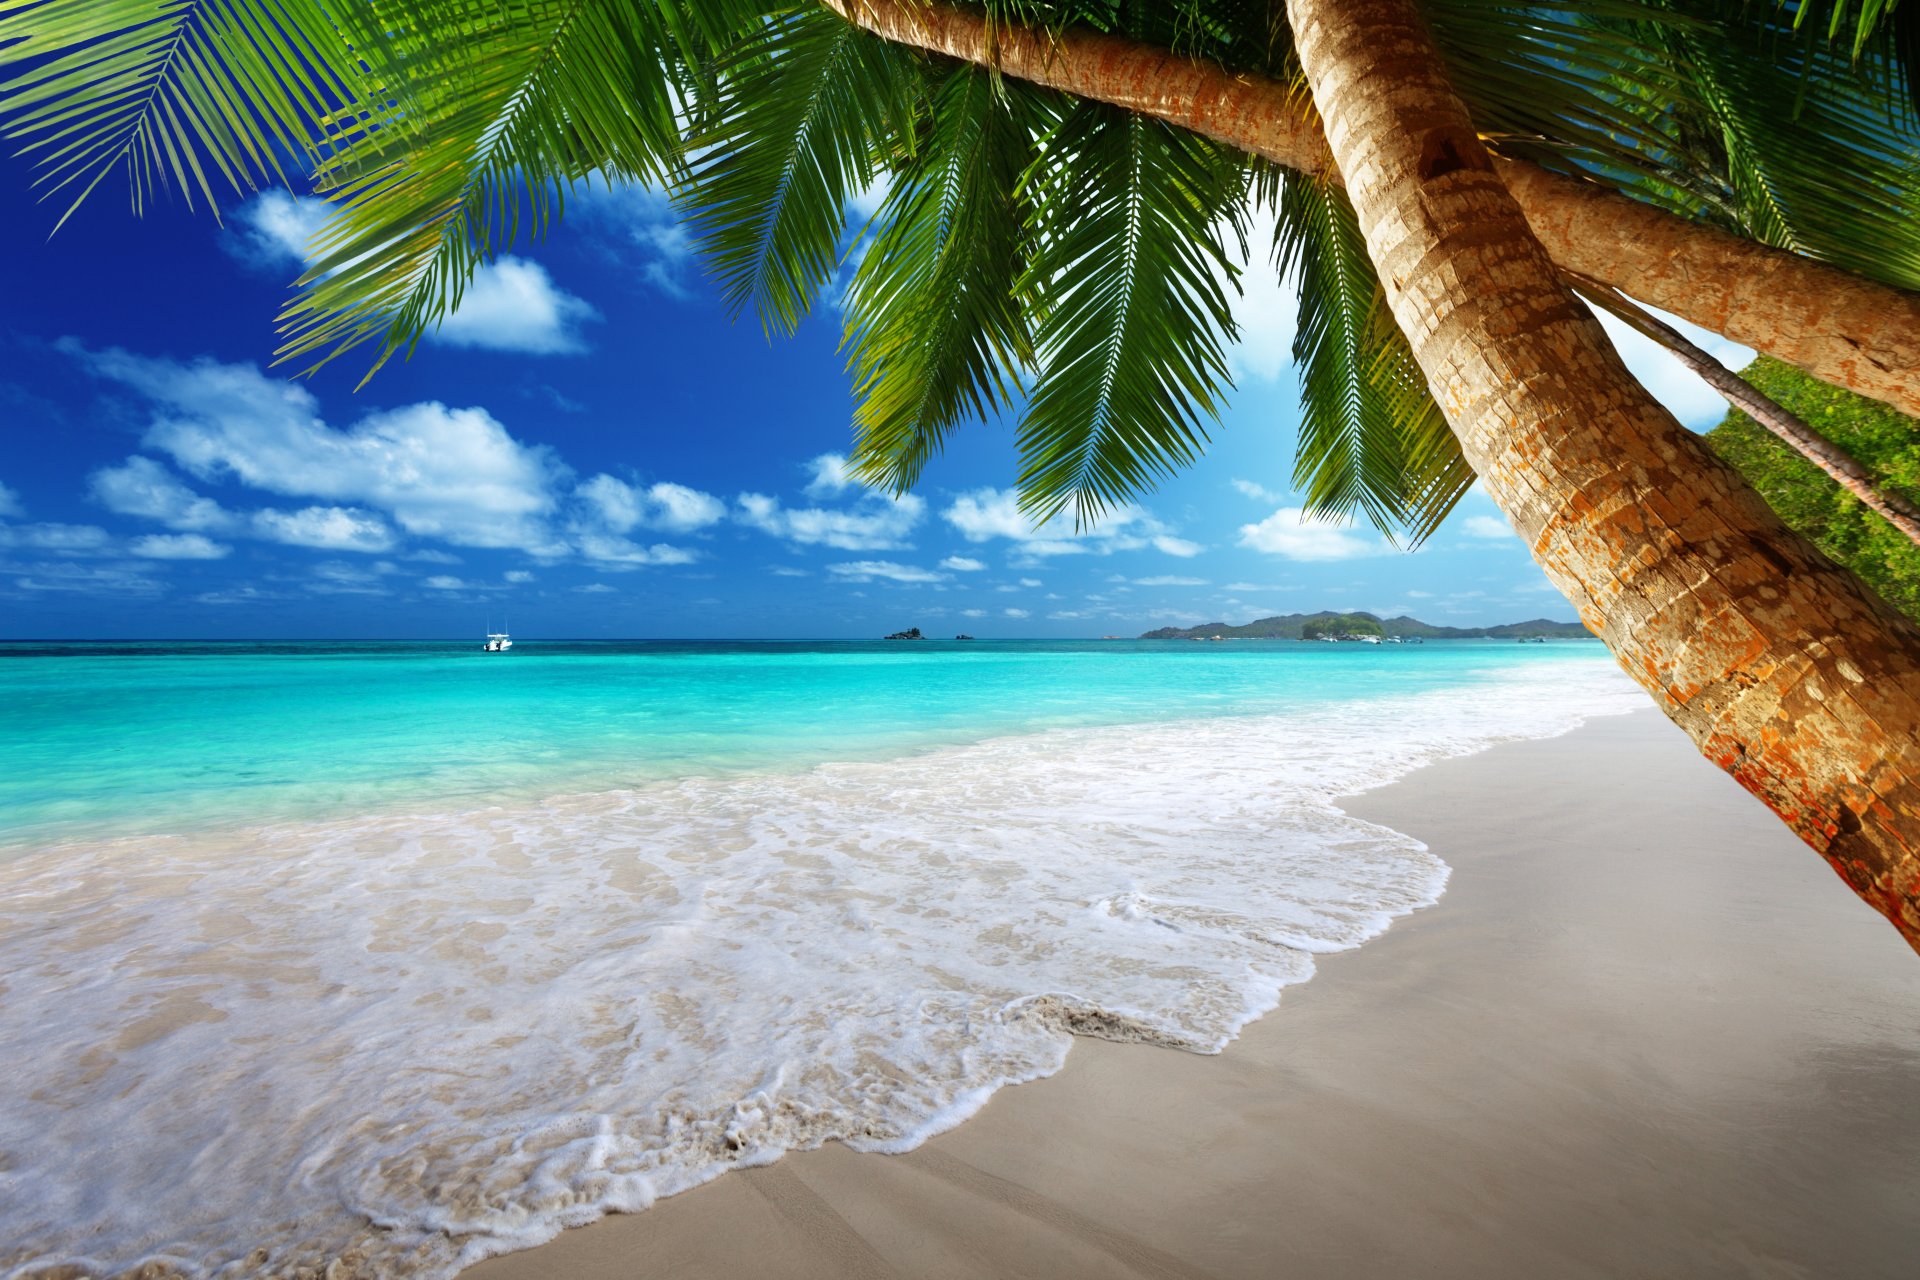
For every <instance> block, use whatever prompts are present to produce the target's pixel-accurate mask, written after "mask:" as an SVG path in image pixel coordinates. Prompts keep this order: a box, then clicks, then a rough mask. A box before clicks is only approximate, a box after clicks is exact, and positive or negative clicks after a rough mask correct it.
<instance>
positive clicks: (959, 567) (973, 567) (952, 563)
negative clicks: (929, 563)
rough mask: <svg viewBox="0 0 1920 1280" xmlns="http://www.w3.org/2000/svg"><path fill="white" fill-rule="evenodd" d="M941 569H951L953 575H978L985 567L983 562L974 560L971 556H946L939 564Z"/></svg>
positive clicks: (985, 564)
mask: <svg viewBox="0 0 1920 1280" xmlns="http://www.w3.org/2000/svg"><path fill="white" fill-rule="evenodd" d="M940 567H941V568H942V569H951V570H953V571H954V572H955V573H978V572H980V570H982V569H984V568H986V567H987V562H986V561H985V560H975V559H974V558H973V557H972V556H948V557H947V558H946V559H945V560H942V561H941V562H940Z"/></svg>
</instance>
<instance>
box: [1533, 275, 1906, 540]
mask: <svg viewBox="0 0 1920 1280" xmlns="http://www.w3.org/2000/svg"><path fill="white" fill-rule="evenodd" d="M1561 274H1563V275H1568V274H1569V273H1567V272H1564V271H1563V272H1562V273H1561ZM1571 279H1572V281H1573V285H1574V287H1575V289H1577V290H1578V291H1579V292H1580V294H1581V295H1582V296H1583V297H1585V298H1586V299H1587V300H1588V301H1589V302H1592V303H1594V304H1595V305H1597V306H1600V307H1603V308H1605V309H1606V310H1607V311H1609V312H1611V313H1612V314H1613V315H1615V316H1617V317H1619V320H1620V323H1622V324H1624V325H1627V326H1629V327H1631V328H1632V329H1634V330H1635V331H1636V332H1638V333H1640V334H1641V335H1643V336H1645V337H1647V338H1650V339H1651V340H1653V341H1654V342H1657V343H1659V344H1660V345H1661V346H1663V347H1665V348H1666V349H1667V350H1668V351H1671V352H1672V353H1673V355H1674V358H1675V359H1677V360H1678V361H1680V363H1681V364H1684V365H1685V366H1687V368H1689V369H1691V370H1693V372H1694V373H1695V374H1697V375H1698V376H1699V378H1700V380H1701V381H1702V382H1704V383H1706V384H1707V385H1708V386H1710V387H1712V388H1713V389H1714V390H1715V391H1718V392H1719V393H1720V394H1721V395H1722V396H1724V397H1726V399H1727V402H1728V403H1729V404H1731V405H1732V406H1733V407H1734V408H1736V409H1738V410H1740V412H1742V413H1744V414H1746V415H1747V416H1748V417H1749V418H1752V419H1753V420H1754V421H1755V422H1757V423H1759V424H1760V425H1761V426H1762V427H1765V428H1766V429H1767V430H1768V431H1770V432H1772V433H1773V434H1774V435H1776V436H1778V437H1779V438H1780V439H1781V440H1782V441H1783V442H1785V443H1786V444H1788V445H1789V446H1791V447H1792V448H1793V450H1794V451H1795V452H1796V453H1798V454H1799V455H1800V456H1801V457H1803V458H1805V459H1806V460H1807V461H1808V462H1811V463H1812V464H1813V465H1814V466H1816V467H1818V468H1820V469H1821V470H1822V471H1824V472H1826V473H1827V475H1828V476H1829V477H1831V478H1832V479H1833V480H1834V481H1836V482H1837V483H1838V484H1839V485H1840V487H1841V488H1842V489H1845V490H1846V491H1847V492H1848V493H1850V494H1852V495H1853V496H1854V497H1856V498H1858V499H1860V501H1861V502H1863V503H1865V504H1866V505H1867V507H1868V508H1869V509H1870V510H1872V511H1873V512H1874V513H1876V514H1877V515H1879V517H1880V518H1881V519H1883V520H1885V521H1886V522H1887V523H1888V524H1890V525H1892V526H1893V527H1894V528H1896V529H1898V530H1899V531H1900V532H1901V533H1903V534H1905V535H1906V537H1907V541H1909V542H1912V543H1914V544H1916V545H1920V509H1916V508H1915V507H1914V505H1913V504H1912V503H1910V502H1908V501H1907V500H1906V499H1905V498H1902V497H1901V496H1900V495H1899V494H1897V493H1891V492H1889V491H1887V490H1885V489H1882V488H1881V487H1880V481H1879V479H1878V478H1877V477H1876V476H1875V475H1874V474H1873V472H1871V471H1869V470H1868V469H1867V467H1866V464H1864V463H1862V462H1861V461H1860V460H1859V459H1858V458H1856V457H1854V456H1853V455H1852V454H1850V453H1848V452H1847V451H1846V450H1845V449H1842V448H1841V447H1840V446H1839V445H1837V444H1835V443H1834V442H1833V441H1831V440H1829V439H1827V437H1825V436H1824V435H1821V434H1820V432H1818V431H1816V430H1815V429H1814V428H1813V426H1812V425H1811V424H1809V423H1808V422H1807V421H1806V419H1804V418H1802V417H1801V416H1800V415H1799V414H1797V413H1794V412H1793V411H1792V410H1791V409H1789V408H1787V407H1786V406H1785V405H1783V404H1781V403H1780V402H1779V401H1778V400H1775V399H1774V398H1773V397H1772V396H1770V395H1767V394H1766V393H1765V392H1763V391H1761V390H1760V388H1758V387H1756V386H1754V385H1753V384H1752V383H1751V382H1748V381H1747V380H1746V379H1745V378H1743V377H1741V376H1740V375H1739V374H1737V373H1735V372H1734V371H1733V370H1731V369H1729V368H1727V366H1725V365H1723V364H1721V363H1720V362H1719V361H1718V360H1716V359H1714V358H1713V356H1712V354H1711V353H1710V352H1707V351H1704V350H1702V349H1701V348H1699V347H1697V346H1695V345H1694V344H1693V343H1692V342H1691V341H1689V340H1688V338H1687V335H1685V334H1684V333H1681V332H1680V331H1679V330H1678V329H1676V328H1674V327H1673V326H1672V325H1670V324H1666V323H1664V322H1662V321H1661V320H1660V318H1659V317H1657V316H1653V315H1649V314H1647V312H1646V311H1644V310H1642V309H1641V308H1640V307H1639V306H1637V305H1635V304H1634V303H1633V302H1632V301H1631V300H1630V299H1627V298H1623V297H1621V296H1620V295H1619V294H1618V293H1615V292H1614V291H1613V290H1612V289H1609V288H1607V287H1605V286H1604V285H1600V284H1597V283H1595V282H1593V281H1590V280H1583V279H1581V278H1579V277H1571Z"/></svg>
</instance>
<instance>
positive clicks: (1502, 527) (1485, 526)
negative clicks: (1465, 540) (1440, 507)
mask: <svg viewBox="0 0 1920 1280" xmlns="http://www.w3.org/2000/svg"><path fill="white" fill-rule="evenodd" d="M1460 529H1461V532H1463V533H1465V534H1466V535H1467V536H1468V537H1469V538H1485V539H1488V540H1489V541H1492V540H1494V539H1498V538H1511V537H1513V536H1514V534H1513V526H1512V525H1510V524H1508V523H1507V522H1506V521H1505V520H1501V519H1499V518H1498V517H1496V516H1468V517H1467V518H1466V519H1465V520H1462V521H1461V522H1460Z"/></svg>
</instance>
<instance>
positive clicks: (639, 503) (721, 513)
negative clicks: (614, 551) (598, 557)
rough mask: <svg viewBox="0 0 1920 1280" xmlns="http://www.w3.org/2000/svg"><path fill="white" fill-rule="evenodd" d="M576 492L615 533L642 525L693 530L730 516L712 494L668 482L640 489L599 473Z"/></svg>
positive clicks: (685, 531)
mask: <svg viewBox="0 0 1920 1280" xmlns="http://www.w3.org/2000/svg"><path fill="white" fill-rule="evenodd" d="M574 493H575V495H576V496H577V497H578V498H579V499H580V500H581V501H582V502H583V503H584V504H586V506H587V507H588V508H589V510H590V512H591V513H592V515H593V516H594V517H595V518H597V519H598V521H599V522H600V523H601V524H602V525H604V526H605V527H606V528H607V529H608V530H610V531H612V532H614V533H631V532H632V531H633V530H634V529H635V528H637V527H638V526H640V525H646V526H647V527H648V528H652V529H666V530H669V531H671V532H673V533H690V532H692V531H694V530H696V529H704V528H706V527H707V526H709V525H713V524H718V523H719V522H720V521H722V520H724V519H726V515H727V504H726V503H724V502H722V501H721V500H720V499H718V498H716V497H714V496H713V495H712V494H710V493H702V492H700V491H699V490H698V489H689V488H688V487H687V486H686V485H683V484H672V483H668V482H665V481H662V482H660V483H657V484H653V485H649V486H647V487H645V488H641V487H639V486H636V485H630V484H628V483H627V482H626V481H624V480H620V479H616V478H615V477H613V476H610V475H597V476H594V477H593V478H592V479H591V480H588V481H587V482H586V483H585V484H582V485H581V486H580V487H579V488H578V489H576V490H575V491H574Z"/></svg>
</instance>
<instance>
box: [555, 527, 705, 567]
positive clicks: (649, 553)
mask: <svg viewBox="0 0 1920 1280" xmlns="http://www.w3.org/2000/svg"><path fill="white" fill-rule="evenodd" d="M575 537H576V539H577V540H578V542H579V545H580V554H581V555H583V556H585V557H586V558H587V559H589V560H596V561H599V562H600V563H601V564H603V565H631V566H633V567H636V568H637V567H639V566H641V565H663V564H692V563H693V562H694V561H695V560H698V559H699V558H700V553H699V552H697V551H689V550H687V549H686V548H685V547H676V546H672V545H670V544H668V543H665V542H656V543H654V544H653V545H652V546H650V547H643V546H641V545H640V544H639V543H637V542H634V541H632V540H631V539H628V538H622V537H620V536H619V535H618V534H611V533H594V532H591V531H584V530H575Z"/></svg>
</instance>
